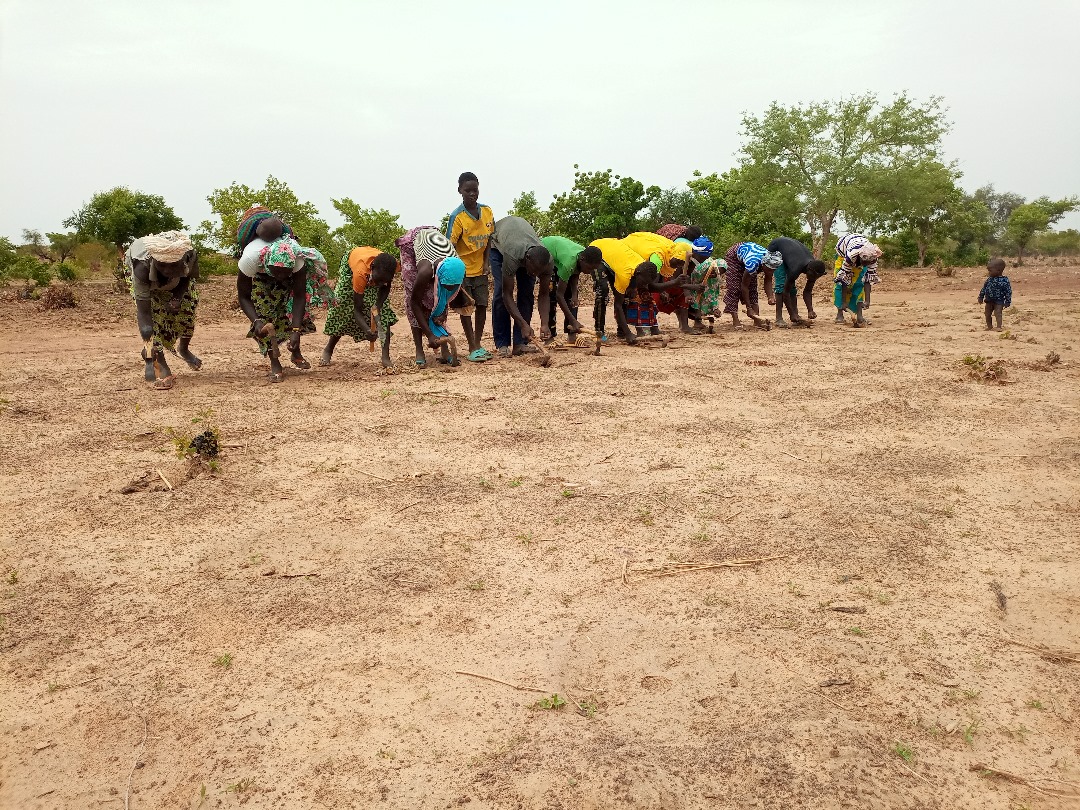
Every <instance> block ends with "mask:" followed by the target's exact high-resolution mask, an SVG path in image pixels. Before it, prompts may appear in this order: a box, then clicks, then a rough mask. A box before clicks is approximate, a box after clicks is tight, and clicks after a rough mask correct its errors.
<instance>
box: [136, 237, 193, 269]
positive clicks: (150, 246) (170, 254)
mask: <svg viewBox="0 0 1080 810" xmlns="http://www.w3.org/2000/svg"><path fill="white" fill-rule="evenodd" d="M142 243H143V246H144V247H145V248H146V252H147V253H148V254H150V258H151V259H154V260H155V261H159V262H169V263H170V264H171V263H173V262H178V261H180V260H181V259H183V258H184V256H186V255H187V254H188V253H189V252H190V251H192V250H194V249H195V246H194V245H193V244H192V243H191V237H190V236H188V235H187V234H186V233H184V232H183V231H164V232H163V233H152V234H149V235H148V236H143V237H142Z"/></svg>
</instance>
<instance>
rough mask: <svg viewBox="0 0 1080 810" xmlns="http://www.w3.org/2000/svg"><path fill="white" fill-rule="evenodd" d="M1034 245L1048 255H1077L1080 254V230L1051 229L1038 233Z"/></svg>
mask: <svg viewBox="0 0 1080 810" xmlns="http://www.w3.org/2000/svg"><path fill="white" fill-rule="evenodd" d="M1032 247H1033V248H1035V249H1036V250H1038V251H1039V252H1040V253H1045V254H1046V255H1047V256H1076V255H1077V254H1080V231H1078V230H1076V229H1075V228H1069V229H1068V230H1067V231H1050V232H1049V233H1041V234H1038V235H1036V237H1035V239H1034V241H1033V244H1032Z"/></svg>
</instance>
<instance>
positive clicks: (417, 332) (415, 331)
mask: <svg viewBox="0 0 1080 810" xmlns="http://www.w3.org/2000/svg"><path fill="white" fill-rule="evenodd" d="M412 339H413V343H414V344H416V365H418V366H422V365H424V364H425V363H427V358H426V357H424V332H423V330H421V329H420V327H419V326H414V327H413V328H412Z"/></svg>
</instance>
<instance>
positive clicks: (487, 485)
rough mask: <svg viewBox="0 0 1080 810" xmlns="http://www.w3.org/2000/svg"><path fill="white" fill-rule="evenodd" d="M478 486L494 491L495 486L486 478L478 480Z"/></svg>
mask: <svg viewBox="0 0 1080 810" xmlns="http://www.w3.org/2000/svg"><path fill="white" fill-rule="evenodd" d="M480 486H481V487H483V488H484V489H495V485H494V484H493V483H491V482H490V481H488V480H487V479H486V478H481V479H480Z"/></svg>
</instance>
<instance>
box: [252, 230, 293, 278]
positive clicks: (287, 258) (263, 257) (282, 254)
mask: <svg viewBox="0 0 1080 810" xmlns="http://www.w3.org/2000/svg"><path fill="white" fill-rule="evenodd" d="M299 253H300V245H299V244H297V242H296V240H295V239H293V238H292V237H289V236H283V237H281V238H280V239H278V240H277V241H276V242H271V243H270V244H269V245H267V246H266V247H264V248H263V249H262V250H260V251H259V264H260V265H261V266H262V269H263V270H264V271H265V272H267V273H269V272H270V268H271V267H287V268H289V269H292V268H294V267H296V257H297V255H298V254H299Z"/></svg>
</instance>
